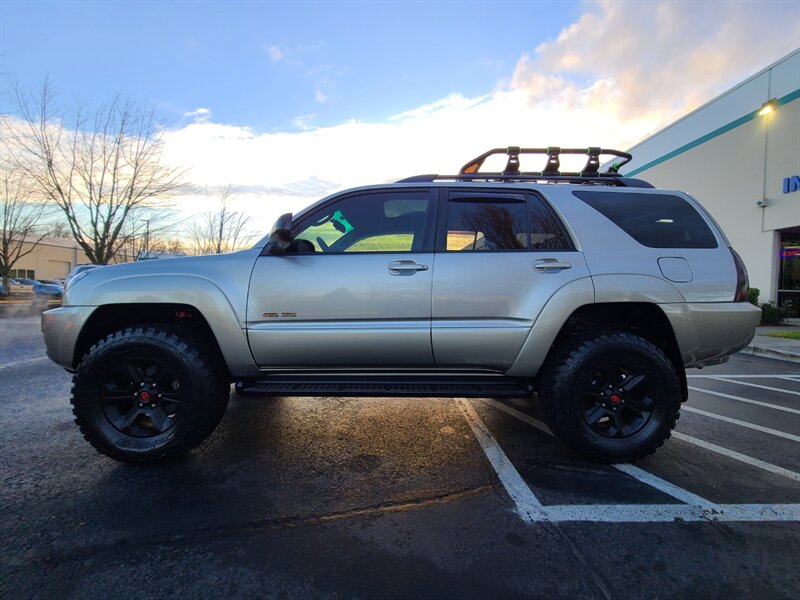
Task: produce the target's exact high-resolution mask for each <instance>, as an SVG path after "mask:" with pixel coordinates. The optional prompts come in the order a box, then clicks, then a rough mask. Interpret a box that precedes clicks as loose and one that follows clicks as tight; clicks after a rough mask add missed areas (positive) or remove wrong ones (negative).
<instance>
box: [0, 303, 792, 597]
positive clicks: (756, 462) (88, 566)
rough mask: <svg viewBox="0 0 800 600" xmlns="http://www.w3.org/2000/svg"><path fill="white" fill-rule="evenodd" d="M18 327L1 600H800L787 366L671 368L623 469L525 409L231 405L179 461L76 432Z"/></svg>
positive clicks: (1, 349) (61, 393)
mask: <svg viewBox="0 0 800 600" xmlns="http://www.w3.org/2000/svg"><path fill="white" fill-rule="evenodd" d="M43 355H44V347H43V344H42V342H41V336H40V334H39V333H38V319H36V318H33V319H30V318H28V319H5V320H1V321H0V384H2V385H0V428H2V432H3V434H2V448H1V449H0V539H2V540H3V548H4V550H3V553H2V555H0V595H2V596H3V597H8V598H52V597H59V598H63V597H67V598H110V597H125V598H154V597H186V598H189V597H191V598H217V597H220V596H226V597H229V598H252V597H283V598H421V597H436V598H532V597H533V598H536V597H547V598H554V597H555V598H561V597H564V598H566V597H569V598H574V597H585V598H595V597H597V598H612V597H613V598H617V597H619V598H672V597H701V596H702V597H704V598H723V597H731V596H735V597H770V598H796V597H798V596H800V574H799V572H798V569H797V556H800V443H799V442H800V369H798V368H797V367H798V365H797V364H793V363H787V362H782V361H776V360H769V359H764V358H759V357H753V356H744V355H737V356H734V357H733V358H732V359H731V361H730V362H729V363H728V364H726V365H721V366H718V367H714V368H708V369H704V370H702V371H698V370H693V371H690V372H689V374H690V376H691V377H690V379H689V385H690V386H691V388H692V390H691V392H690V400H689V403H688V404H687V405H686V406H685V407H684V410H683V412H682V416H681V419H680V422H679V425H678V428H677V433H676V435H675V436H673V438H672V439H671V440H670V441H668V442H667V444H666V445H665V446H664V447H662V448H661V449H660V450H659V451H658V452H657V453H656V454H655V455H654V456H652V457H649V458H647V459H645V460H642V461H639V462H637V463H635V465H633V466H626V465H623V466H618V467H615V466H608V465H597V464H592V463H587V462H585V461H582V460H579V459H576V458H574V457H571V456H569V455H568V454H567V452H566V451H565V449H564V448H563V447H562V446H561V445H560V444H559V443H558V442H557V441H556V440H555V439H553V438H552V436H550V435H549V433H548V431H547V428H546V426H545V425H544V424H543V423H542V422H541V415H540V413H539V410H538V406H537V404H536V401H535V400H529V401H521V400H515V401H509V400H504V401H499V400H494V399H491V398H487V399H472V400H464V399H461V400H458V399H414V398H385V399H381V398H354V399H350V398H277V399H259V398H243V397H237V396H236V395H235V394H232V398H231V403H230V406H229V409H228V412H227V414H226V415H225V418H224V419H223V422H222V423H221V425H220V427H219V428H218V429H217V431H216V432H215V433H214V434H213V435H212V436H211V438H210V439H209V440H208V441H207V442H206V443H205V444H204V445H203V446H202V447H201V448H200V449H199V450H197V451H195V452H193V453H192V454H190V455H189V457H187V458H186V459H185V460H182V461H179V462H176V463H173V464H169V465H165V466H155V467H154V466H150V467H147V466H145V467H142V466H129V465H123V464H118V463H115V462H113V461H111V460H109V459H107V458H105V457H103V456H101V455H99V454H97V453H96V452H95V451H94V450H93V449H92V447H91V446H90V445H89V444H88V443H86V442H85V441H84V440H83V439H82V438H81V436H80V433H79V432H78V430H77V427H76V426H75V425H74V424H73V422H72V416H71V412H70V409H69V402H68V396H69V387H70V376H69V374H67V373H65V372H64V371H63V370H62V369H60V368H59V367H57V366H56V365H54V364H52V363H50V362H49V361H48V360H46V359H43V358H42V357H43Z"/></svg>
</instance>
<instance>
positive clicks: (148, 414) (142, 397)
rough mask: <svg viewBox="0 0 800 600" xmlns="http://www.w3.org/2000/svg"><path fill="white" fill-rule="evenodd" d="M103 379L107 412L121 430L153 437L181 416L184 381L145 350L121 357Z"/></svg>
mask: <svg viewBox="0 0 800 600" xmlns="http://www.w3.org/2000/svg"><path fill="white" fill-rule="evenodd" d="M104 379H105V381H102V382H101V383H100V388H99V390H98V395H99V397H100V400H101V405H102V409H103V413H104V414H105V416H106V418H107V419H108V420H109V422H110V423H111V425H113V426H114V427H115V428H116V429H117V430H118V431H119V432H121V433H124V434H127V435H130V436H133V437H153V436H156V435H160V434H162V433H164V432H165V431H167V430H168V429H170V428H171V427H173V426H174V425H175V423H176V422H177V420H178V418H179V417H180V408H181V383H180V379H179V378H178V375H177V373H176V372H175V370H174V369H173V368H172V367H170V366H169V365H168V364H166V363H165V362H164V361H162V360H159V359H158V358H157V357H155V356H147V355H146V353H145V355H142V353H138V354H134V355H132V356H129V357H126V358H121V359H120V361H119V362H118V363H117V364H116V366H115V367H113V368H112V369H111V370H110V371H109V374H108V377H106V378H104Z"/></svg>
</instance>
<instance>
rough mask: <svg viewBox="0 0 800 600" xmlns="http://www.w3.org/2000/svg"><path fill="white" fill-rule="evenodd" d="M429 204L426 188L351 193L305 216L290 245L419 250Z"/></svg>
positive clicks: (328, 250)
mask: <svg viewBox="0 0 800 600" xmlns="http://www.w3.org/2000/svg"><path fill="white" fill-rule="evenodd" d="M430 205H431V202H430V193H429V192H428V191H420V192H397V193H373V194H360V195H358V196H350V197H348V198H344V199H342V200H339V201H338V202H333V203H332V204H329V205H327V206H325V207H323V208H321V209H319V210H318V211H317V212H315V213H314V214H312V215H310V216H309V217H308V218H306V219H304V220H303V222H302V223H301V224H300V225H299V226H298V227H297V229H296V230H295V231H294V232H293V236H292V237H293V240H294V241H293V242H292V246H291V248H292V249H294V251H296V252H298V253H309V252H317V253H323V254H338V253H342V252H412V251H416V252H421V251H422V236H423V231H424V229H425V223H426V219H427V213H428V211H429V210H430Z"/></svg>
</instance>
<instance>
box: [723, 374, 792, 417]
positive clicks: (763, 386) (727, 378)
mask: <svg viewBox="0 0 800 600" xmlns="http://www.w3.org/2000/svg"><path fill="white" fill-rule="evenodd" d="M714 379H716V380H717V381H727V382H728V383H735V384H737V385H746V386H748V387H754V388H758V389H760V390H770V391H772V392H780V393H781V394H791V395H792V396H800V392H796V391H794V390H785V389H783V388H776V387H772V386H769V385H760V384H758V383H750V382H749V381H742V380H741V379H731V378H730V377H722V376H721V375H718V376H716V377H714ZM797 412H798V413H800V411H797Z"/></svg>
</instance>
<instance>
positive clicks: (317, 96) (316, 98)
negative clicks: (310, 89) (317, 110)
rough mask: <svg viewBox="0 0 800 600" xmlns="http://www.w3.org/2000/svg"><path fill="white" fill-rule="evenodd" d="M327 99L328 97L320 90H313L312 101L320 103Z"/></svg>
mask: <svg viewBox="0 0 800 600" xmlns="http://www.w3.org/2000/svg"><path fill="white" fill-rule="evenodd" d="M327 99H328V97H327V96H326V95H325V94H323V93H322V92H321V91H320V90H316V91H315V92H314V101H315V102H319V103H320V104H323V103H324V102H325V101H326V100H327Z"/></svg>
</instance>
